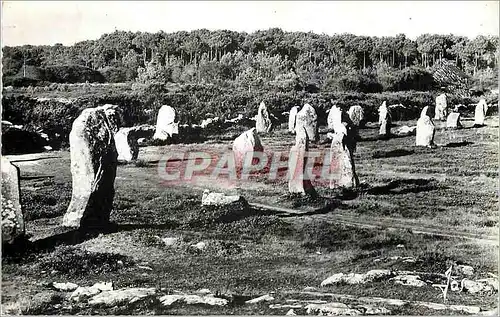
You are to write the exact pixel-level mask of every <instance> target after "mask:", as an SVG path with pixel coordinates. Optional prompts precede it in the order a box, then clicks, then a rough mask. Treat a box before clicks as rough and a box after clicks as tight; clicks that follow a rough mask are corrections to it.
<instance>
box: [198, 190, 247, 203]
mask: <svg viewBox="0 0 500 317" xmlns="http://www.w3.org/2000/svg"><path fill="white" fill-rule="evenodd" d="M243 200H244V198H243V197H241V196H240V195H233V196H229V195H225V194H224V193H211V192H210V191H209V190H208V189H205V191H204V192H203V196H202V198H201V205H202V206H224V205H230V204H233V203H236V202H239V201H243Z"/></svg>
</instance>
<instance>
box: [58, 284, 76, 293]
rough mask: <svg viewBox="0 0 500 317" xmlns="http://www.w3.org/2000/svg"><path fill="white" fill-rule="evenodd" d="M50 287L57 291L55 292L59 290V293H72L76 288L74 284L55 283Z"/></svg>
mask: <svg viewBox="0 0 500 317" xmlns="http://www.w3.org/2000/svg"><path fill="white" fill-rule="evenodd" d="M52 286H53V287H54V288H55V289H57V290H60V291H63V292H72V291H74V290H75V289H77V288H78V285H76V284H75V283H69V282H68V283H57V282H54V283H52Z"/></svg>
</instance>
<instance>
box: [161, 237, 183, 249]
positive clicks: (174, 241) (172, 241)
mask: <svg viewBox="0 0 500 317" xmlns="http://www.w3.org/2000/svg"><path fill="white" fill-rule="evenodd" d="M161 241H163V243H164V244H165V245H166V246H167V247H171V246H173V245H175V244H177V242H179V238H161Z"/></svg>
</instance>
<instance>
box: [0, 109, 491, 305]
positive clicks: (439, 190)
mask: <svg viewBox="0 0 500 317" xmlns="http://www.w3.org/2000/svg"><path fill="white" fill-rule="evenodd" d="M487 123H488V125H489V126H488V127H484V128H472V124H473V122H472V121H471V120H470V119H466V120H464V125H465V127H466V128H465V129H462V130H456V131H445V130H444V129H443V128H442V123H437V124H438V130H437V132H436V138H435V141H436V143H437V144H438V147H437V148H436V149H428V148H417V147H414V146H413V145H414V141H415V137H414V136H408V137H397V138H392V139H389V140H378V139H377V138H376V135H377V133H378V130H377V129H376V128H373V127H368V128H366V129H363V130H361V137H362V140H361V141H360V142H359V143H358V146H357V152H356V155H355V162H356V170H357V172H358V176H359V179H360V182H361V186H360V190H359V192H358V193H355V194H352V193H351V194H349V193H347V194H346V193H340V192H338V191H332V190H329V189H327V188H325V187H324V186H318V185H319V184H318V183H316V189H317V191H318V194H319V197H318V198H316V199H314V200H312V199H303V198H297V197H290V196H289V195H288V194H287V183H286V181H285V180H278V181H270V180H268V179H266V178H265V177H264V175H255V177H254V178H253V179H252V181H251V182H245V183H240V184H237V186H235V187H233V188H228V187H227V186H225V184H224V183H223V182H214V181H213V180H210V179H209V178H208V175H205V176H201V177H199V178H198V179H197V182H196V183H192V184H176V185H169V186H166V185H165V184H163V183H162V181H161V179H160V178H159V176H158V171H157V165H158V161H159V160H160V159H161V157H162V156H163V155H164V154H166V153H172V152H174V151H209V152H214V153H217V152H219V153H220V152H223V151H226V150H227V149H229V148H231V142H232V139H233V135H225V136H223V137H219V138H217V139H216V140H209V141H207V142H205V143H203V144H189V145H186V144H176V145H168V146H163V147H154V146H150V147H144V148H141V151H140V154H139V159H140V161H138V162H137V163H136V164H128V165H120V166H119V167H118V172H117V178H116V181H115V189H116V194H115V199H114V210H113V212H112V215H111V220H112V222H113V223H114V224H115V226H113V228H112V229H111V230H110V231H109V232H106V233H102V234H100V235H93V236H81V235H80V236H78V235H74V234H64V233H63V234H60V235H58V236H55V237H54V236H53V234H54V232H59V231H58V229H57V227H58V226H59V224H60V222H61V216H62V215H63V214H64V212H65V210H66V208H67V206H68V204H69V201H70V198H71V174H70V168H69V167H70V159H69V153H68V152H65V151H61V152H52V153H44V154H38V155H23V156H10V157H9V158H10V159H11V160H12V161H13V162H14V163H15V164H16V165H18V166H19V167H20V169H21V191H22V204H23V206H24V208H25V213H26V216H27V218H28V219H29V220H28V222H27V231H28V233H29V234H30V235H31V236H32V237H31V239H32V241H36V242H34V244H33V245H34V246H36V249H35V250H32V251H31V252H29V253H28V254H20V255H12V256H8V257H5V256H4V257H2V302H3V303H4V304H6V303H13V302H18V303H25V304H22V305H21V306H22V307H21V309H22V310H23V313H28V314H193V315H194V314H277V315H284V314H285V313H286V312H287V311H288V310H289V308H287V306H285V307H282V308H279V307H278V308H276V307H274V308H271V307H270V306H269V305H270V304H286V303H301V305H302V308H297V309H296V313H297V314H305V313H306V311H305V309H304V306H305V305H306V304H307V303H313V302H317V301H318V300H322V299H324V298H318V297H314V296H313V295H311V294H305V293H303V291H304V290H313V291H315V292H324V293H335V294H344V295H353V296H355V297H356V298H358V297H366V296H374V297H383V298H393V299H402V300H408V301H428V302H435V303H442V295H441V290H439V289H438V288H436V287H432V286H431V285H427V286H424V287H414V286H403V285H397V284H394V283H393V282H391V281H388V280H380V281H374V282H370V283H367V284H359V285H348V284H345V283H341V284H338V285H335V286H326V287H321V286H320V283H321V281H323V280H324V279H326V278H327V277H329V276H330V275H332V274H335V273H340V272H342V273H365V272H366V271H368V270H371V269H391V270H402V271H415V272H420V274H421V276H426V274H427V275H429V276H430V275H432V274H431V273H434V274H444V272H445V271H446V270H447V269H448V268H449V267H450V265H460V264H464V265H470V266H472V267H473V268H474V273H473V275H472V276H471V277H469V278H471V279H479V278H485V277H488V276H489V275H488V273H493V274H495V275H497V274H498V243H488V241H486V240H484V239H483V240H481V239H465V238H459V237H447V236H445V235H444V236H443V235H428V234H420V233H417V232H418V231H419V230H418V229H419V228H431V227H432V228H434V229H435V230H440V231H442V232H443V233H447V232H455V233H457V234H458V235H460V234H463V235H466V234H468V233H473V234H481V235H483V236H487V237H490V238H491V239H495V238H497V237H498V213H497V211H498V196H497V189H498V187H497V185H498V174H497V173H498V170H497V169H498V119H497V118H489V119H488V120H487ZM396 124H397V125H415V122H414V121H413V122H396ZM322 138H324V135H323V136H322ZM262 142H263V145H264V147H265V151H266V152H276V151H288V149H289V148H290V146H291V145H292V144H293V142H294V141H293V137H292V136H290V135H288V134H286V133H285V132H284V131H282V130H278V131H276V132H274V134H273V135H269V136H265V137H263V138H262ZM311 148H312V149H318V150H322V149H328V144H326V145H325V144H317V145H313V146H312V147H311ZM206 188H210V189H213V190H217V191H222V192H226V193H239V194H241V195H243V196H244V197H245V198H246V199H247V200H248V201H249V202H254V203H261V204H266V205H270V206H274V207H283V208H290V209H294V210H296V211H297V212H302V214H299V215H284V214H280V213H278V212H276V211H273V210H267V211H266V210H256V209H252V208H249V207H248V206H243V205H241V206H235V207H231V208H227V207H224V208H213V207H205V206H201V195H202V192H203V190H204V189H206ZM341 216H342V217H350V219H356V220H357V221H359V222H364V223H370V222H372V223H375V224H377V223H379V222H380V221H381V220H384V221H385V222H384V223H385V224H387V225H385V224H384V225H380V226H379V225H375V226H371V227H366V226H365V227H363V226H356V225H348V224H346V223H341V222H339V221H338V219H339V218H338V217H341ZM396 224H399V225H400V224H404V225H405V226H406V227H411V228H413V229H411V228H410V229H408V228H406V229H402V228H399V229H398V228H397V226H396ZM161 238H178V240H177V243H175V244H173V245H166V244H165V243H163V242H162V241H161ZM491 239H490V240H491ZM199 242H204V243H205V245H206V247H205V248H204V249H202V250H200V249H197V248H194V247H192V245H193V244H197V243H199ZM404 259H411V260H410V261H405V260H404ZM454 275H455V273H454ZM459 277H460V276H458V277H457V279H458V278H459ZM431 280H432V278H431ZM100 281H111V282H113V287H114V288H115V289H118V288H127V287H153V288H156V289H157V291H158V293H159V294H174V293H176V292H183V293H187V294H193V293H195V292H196V291H197V290H199V289H203V288H208V289H209V290H210V291H212V293H214V294H217V295H218V296H219V297H223V298H226V299H228V300H229V304H228V305H227V306H224V307H218V306H215V307H212V306H206V305H183V304H180V305H173V306H169V307H166V306H163V305H162V304H161V303H159V302H158V300H157V299H156V298H147V299H146V300H143V301H140V302H137V303H133V304H125V305H118V306H114V307H111V308H106V307H100V306H91V305H89V304H88V303H86V302H79V303H73V302H71V301H69V300H68V298H67V296H68V294H67V293H64V292H59V291H55V290H53V289H52V288H51V287H50V286H49V285H50V283H52V282H73V283H76V284H78V285H80V286H90V285H93V284H94V283H96V282H100ZM458 281H460V280H458ZM435 282H441V283H442V282H443V281H442V280H440V279H439V278H438V279H437V281H435ZM265 294H271V295H272V296H273V297H274V300H273V301H272V302H264V303H258V304H245V303H244V301H245V300H248V299H251V298H254V297H258V296H261V295H265ZM497 296H498V293H495V292H494V293H488V294H484V293H478V294H469V293H464V292H450V293H449V294H448V301H447V304H460V305H475V306H479V307H480V308H481V309H482V310H490V309H493V308H495V307H497V299H498V298H497ZM329 300H330V301H331V300H332V298H331V296H330V297H329ZM28 301H29V304H26V303H27V302H28ZM336 301H341V300H336ZM350 304H352V303H350ZM382 306H384V305H383V304H382ZM385 307H386V308H388V309H389V310H390V314H393V315H398V314H412V315H418V314H434V315H435V314H459V313H460V312H457V311H451V310H442V311H435V310H432V309H428V308H422V307H417V306H415V305H403V306H398V307H396V306H391V305H385Z"/></svg>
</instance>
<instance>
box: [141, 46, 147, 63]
mask: <svg viewBox="0 0 500 317" xmlns="http://www.w3.org/2000/svg"><path fill="white" fill-rule="evenodd" d="M146 54H147V48H146V47H145V46H143V48H142V58H143V60H144V66H146Z"/></svg>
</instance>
